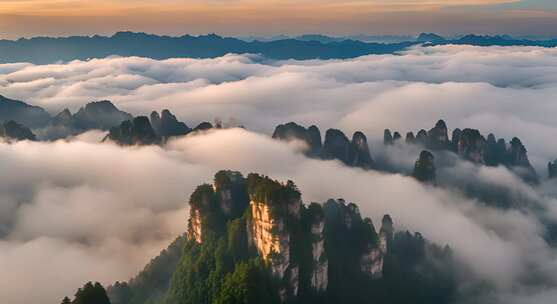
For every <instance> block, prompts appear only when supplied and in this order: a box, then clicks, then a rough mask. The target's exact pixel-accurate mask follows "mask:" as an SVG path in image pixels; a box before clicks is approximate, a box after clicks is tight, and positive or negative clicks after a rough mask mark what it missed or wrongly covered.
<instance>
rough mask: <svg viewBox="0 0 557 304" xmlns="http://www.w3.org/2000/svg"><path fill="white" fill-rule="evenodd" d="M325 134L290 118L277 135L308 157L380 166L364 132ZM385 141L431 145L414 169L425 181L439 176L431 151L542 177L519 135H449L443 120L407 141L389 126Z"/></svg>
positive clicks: (461, 132) (531, 178) (530, 178)
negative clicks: (298, 144)
mask: <svg viewBox="0 0 557 304" xmlns="http://www.w3.org/2000/svg"><path fill="white" fill-rule="evenodd" d="M325 134H326V135H325V140H324V142H323V143H322V142H321V133H320V131H319V128H317V127H316V126H310V127H309V128H305V127H303V126H300V125H298V124H296V123H294V122H290V123H287V124H282V125H279V126H277V127H276V128H275V131H274V133H273V138H275V139H278V140H283V141H291V140H297V141H301V142H303V143H304V144H305V145H306V146H307V149H306V150H305V154H306V155H307V156H308V157H314V158H321V159H325V160H328V159H336V160H339V161H341V162H342V163H344V164H346V165H348V166H352V167H359V168H362V169H378V168H377V167H376V166H375V163H374V161H373V158H372V156H371V154H370V151H369V146H368V143H367V138H366V136H365V135H364V134H363V133H362V132H360V131H357V132H355V133H354V135H353V136H352V140H349V139H348V137H346V135H345V134H344V133H343V132H342V131H340V130H337V129H328V130H327V131H326V133H325ZM383 144H384V145H385V146H390V145H394V144H411V145H419V146H421V147H424V148H425V149H427V150H424V151H423V152H422V153H421V154H420V155H419V157H418V160H417V162H416V166H415V169H414V173H413V175H414V176H415V177H416V178H417V179H418V180H422V181H428V182H433V181H434V180H435V163H434V154H433V153H432V152H431V151H433V152H454V153H456V154H457V155H458V156H459V157H460V158H461V159H463V160H467V161H471V162H473V163H475V164H478V165H486V166H499V165H502V166H505V167H507V168H509V169H511V170H513V171H514V172H515V173H516V174H517V175H519V176H520V177H522V178H523V179H524V180H526V181H528V182H533V183H535V182H537V181H538V175H537V173H536V171H535V170H534V168H533V167H532V165H531V164H530V161H529V159H528V155H527V150H526V148H525V147H524V145H523V144H522V142H521V141H520V139H518V138H517V137H514V138H513V139H511V141H510V142H508V143H507V142H506V141H505V140H504V139H496V137H495V135H493V134H489V135H488V136H487V138H486V137H484V136H483V135H482V134H481V133H480V132H479V131H478V130H476V129H464V130H461V129H459V128H457V129H455V130H454V131H453V133H452V136H451V138H450V139H449V136H448V129H447V125H446V123H445V122H444V121H443V120H439V121H438V122H437V123H436V124H435V126H434V127H433V128H431V129H430V130H429V131H426V130H423V129H422V130H419V131H418V132H417V134H416V135H414V133H413V132H408V133H406V138H405V139H404V141H403V140H402V136H401V135H400V133H399V132H396V131H395V132H391V131H390V130H389V129H385V131H384V138H383ZM555 166H556V165H555V164H554V163H550V164H549V165H548V168H549V171H550V176H553V175H551V173H553V174H555V172H556V170H557V169H555V168H556V167H555Z"/></svg>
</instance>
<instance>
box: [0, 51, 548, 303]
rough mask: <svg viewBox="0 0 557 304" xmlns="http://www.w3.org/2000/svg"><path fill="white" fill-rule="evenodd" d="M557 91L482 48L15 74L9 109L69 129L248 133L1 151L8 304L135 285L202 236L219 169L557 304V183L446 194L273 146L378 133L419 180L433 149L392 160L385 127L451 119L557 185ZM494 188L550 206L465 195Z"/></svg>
mask: <svg viewBox="0 0 557 304" xmlns="http://www.w3.org/2000/svg"><path fill="white" fill-rule="evenodd" d="M556 75H557V49H542V48H518V47H517V48H515V47H513V48H479V47H467V46H458V47H457V46H445V47H434V48H422V47H418V48H415V49H411V50H409V51H408V52H406V53H404V54H400V55H394V56H393V55H388V56H367V57H361V58H356V59H353V60H342V61H340V60H339V61H337V60H330V61H320V60H313V61H282V62H277V61H268V60H266V59H265V58H261V57H258V56H256V55H227V56H225V57H221V58H216V59H203V60H200V59H171V60H164V61H157V60H152V59H145V58H107V59H99V60H91V61H75V62H70V63H61V64H55V65H45V66H36V65H31V64H26V63H17V64H7V65H0V94H2V95H5V96H9V97H11V98H17V99H21V100H25V101H27V102H29V103H31V104H35V105H40V106H42V107H44V108H46V109H47V110H49V111H50V112H51V114H56V113H57V112H58V111H60V110H62V109H64V108H66V107H68V108H70V109H71V110H72V112H73V111H75V110H77V109H78V108H79V107H80V106H82V105H83V104H85V103H87V102H90V101H93V100H102V99H109V100H111V101H113V102H114V103H115V104H116V105H117V106H118V107H119V108H120V109H122V110H125V111H128V112H130V113H132V114H134V115H139V114H148V113H149V112H150V111H152V110H160V109H163V108H168V109H170V110H171V111H172V112H173V113H174V114H176V115H177V116H178V118H179V119H181V120H183V121H185V122H187V123H188V124H189V125H190V126H194V125H196V124H197V123H198V122H201V121H204V120H212V119H214V118H219V119H222V120H223V121H225V122H226V123H228V124H230V125H243V126H245V127H246V128H247V130H243V129H239V128H233V129H225V130H218V131H213V132H209V133H207V134H199V135H194V136H186V137H184V138H179V139H176V140H173V141H171V142H169V143H167V144H166V145H164V146H160V147H159V146H149V147H127V148H126V147H120V146H117V145H115V144H111V143H99V141H100V139H101V138H102V137H103V135H104V134H100V132H91V133H87V134H84V135H82V136H79V137H77V138H74V139H72V140H69V141H56V142H34V143H33V142H17V143H12V144H7V143H0V170H1V171H2V172H9V174H4V175H3V176H2V177H0V269H2V270H3V271H2V273H1V274H0V286H6V287H7V288H5V289H4V288H3V289H4V290H5V292H4V291H3V292H2V293H1V294H0V302H3V303H4V302H5V303H14V304H19V303H26V304H27V303H45V302H56V301H60V300H61V297H63V296H64V295H68V294H71V293H72V292H73V291H75V289H76V288H77V287H79V286H81V285H82V284H83V283H84V282H85V281H89V280H99V281H101V282H103V283H105V284H110V283H112V282H114V281H116V280H126V279H128V278H130V277H131V276H133V275H134V274H135V273H137V271H139V270H140V269H141V268H142V267H143V266H144V265H145V263H146V262H148V260H149V259H150V258H152V257H153V256H155V255H156V254H157V253H158V252H159V251H160V250H161V249H162V248H164V247H166V246H167V245H168V244H169V243H170V242H171V241H172V240H173V239H174V238H175V237H176V236H178V235H180V234H181V233H183V232H184V231H185V226H186V214H187V213H186V208H187V200H188V196H189V194H190V193H191V192H192V191H193V189H194V188H195V186H196V185H198V184H201V183H203V182H209V181H211V178H212V176H213V174H214V173H215V172H216V171H217V170H220V169H234V170H240V171H242V172H243V173H244V174H247V173H249V172H259V173H262V174H267V175H269V176H271V177H273V178H276V179H280V180H284V181H285V180H287V179H292V180H294V181H295V182H296V183H297V184H298V185H299V187H300V190H301V191H302V193H303V199H304V201H305V202H311V201H318V202H322V201H324V200H326V199H328V198H337V197H343V198H345V199H346V200H348V201H354V202H357V203H359V205H360V208H361V209H362V213H364V214H365V215H366V216H370V217H372V219H373V221H374V222H375V223H378V222H379V220H380V217H381V216H382V215H383V214H385V213H389V214H391V215H392V217H393V219H394V221H395V225H396V226H397V228H400V229H410V230H412V231H420V232H421V233H422V234H423V235H424V236H425V237H426V238H428V239H429V240H431V241H434V242H436V243H439V244H449V245H450V246H451V247H452V248H453V249H454V251H455V254H457V256H458V258H459V260H460V261H462V263H463V265H465V267H466V268H468V269H469V272H468V271H467V274H469V275H471V276H473V277H474V279H481V280H486V281H487V282H489V283H490V284H493V285H494V286H496V290H497V291H498V293H496V294H493V295H491V296H492V297H493V298H492V299H490V300H493V301H496V300H497V301H500V302H504V303H509V302H512V301H515V302H516V303H519V302H520V299H521V297H530V298H529V299H537V300H538V302H539V303H548V299H551V295H552V294H554V293H555V290H556V289H555V286H557V275H555V273H557V259H556V258H555V257H556V254H557V251H555V250H554V249H553V248H552V247H551V246H550V244H549V243H548V242H547V241H546V239H545V236H546V233H547V231H546V227H545V226H544V223H543V221H544V220H557V208H556V207H555V206H557V190H554V189H557V184H555V181H547V180H545V178H544V179H543V181H542V183H541V184H540V185H539V186H532V185H528V184H525V183H524V182H523V181H521V180H520V179H519V178H517V177H516V176H515V175H513V174H512V173H511V172H509V171H508V170H506V169H504V168H502V167H497V168H487V167H477V166H475V165H472V164H470V163H466V162H461V161H458V160H453V161H450V162H449V163H450V165H448V167H445V168H443V169H440V171H439V173H438V174H439V176H440V179H442V180H443V185H442V187H432V186H427V185H423V184H420V183H418V182H416V181H415V180H414V179H412V178H410V177H407V176H404V175H400V174H385V173H378V172H373V171H363V170H360V169H355V168H348V167H346V166H343V165H341V164H340V163H339V162H336V161H320V160H314V159H308V158H306V157H304V156H303V154H301V153H299V152H298V149H299V147H297V146H293V145H288V144H285V143H282V142H278V141H273V140H271V139H270V138H269V136H268V135H269V134H270V133H271V132H272V130H273V128H274V127H275V126H276V125H277V124H279V123H284V122H288V121H296V122H299V123H301V124H305V125H310V124H317V125H318V126H320V127H321V129H322V131H324V129H326V128H329V127H335V128H339V129H342V130H344V131H345V132H346V133H347V134H348V133H351V132H353V131H355V130H362V131H363V132H364V133H366V134H367V135H368V138H369V139H370V143H371V146H370V148H371V151H372V155H373V156H374V157H376V158H381V159H386V160H389V161H391V162H393V163H395V162H396V165H397V166H399V167H400V168H402V171H405V170H406V171H408V170H410V168H411V167H412V166H413V162H414V161H415V159H416V157H417V154H418V153H419V150H414V149H413V148H412V147H401V146H393V147H383V146H382V144H379V140H380V138H381V137H382V134H383V129H385V128H390V129H395V130H399V131H401V132H405V131H410V130H413V131H415V130H417V129H421V128H426V129H427V128H430V127H431V126H432V125H433V123H434V122H435V121H436V120H437V119H439V118H443V119H445V120H446V121H447V123H448V125H449V128H453V127H461V128H462V127H474V128H478V129H480V130H481V131H482V132H483V133H485V134H487V133H489V132H493V133H495V134H496V135H498V136H500V137H505V138H507V139H510V138H511V137H512V136H518V137H520V139H521V140H522V142H523V143H524V144H525V146H526V147H527V148H528V153H529V156H530V159H531V160H532V162H533V164H534V166H535V167H536V169H537V170H538V173H539V174H540V175H541V176H545V175H546V171H545V170H546V168H545V166H546V164H547V162H548V161H549V160H552V159H554V158H556V157H557V142H556V141H555V140H553V139H555V138H557V120H556V119H555V113H557V104H556V103H555V101H554V100H555V99H556V97H557V76H556ZM395 156H396V157H395ZM447 157H448V158H450V156H447ZM478 184H483V185H489V186H490V187H493V189H497V191H498V192H500V193H502V194H504V195H506V197H508V198H509V200H511V201H515V202H517V203H520V204H526V205H528V206H530V207H532V208H526V209H508V210H499V209H495V208H491V207H488V206H486V204H484V202H482V201H481V198H477V197H470V196H468V195H467V193H465V192H463V191H460V190H459V189H462V188H466V186H469V185H471V186H474V185H478ZM539 210H542V211H539ZM536 281H542V282H544V283H543V284H542V285H543V286H542V285H536V284H532V282H536ZM30 285H32V286H34V288H33V291H32V292H29V291H28V290H27V289H28V286H30ZM513 298H514V300H512V299H513Z"/></svg>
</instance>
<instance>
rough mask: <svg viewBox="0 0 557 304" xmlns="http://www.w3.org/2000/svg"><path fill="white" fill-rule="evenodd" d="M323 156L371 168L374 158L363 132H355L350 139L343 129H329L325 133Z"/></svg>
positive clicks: (351, 164)
mask: <svg viewBox="0 0 557 304" xmlns="http://www.w3.org/2000/svg"><path fill="white" fill-rule="evenodd" d="M322 157H323V158H324V159H338V160H340V161H342V162H343V163H345V164H346V165H348V166H354V167H360V168H363V169H370V168H372V166H373V159H372V158H371V155H370V153H369V146H368V144H367V138H366V136H365V135H364V134H363V133H362V132H359V131H358V132H355V133H354V135H353V136H352V141H349V140H348V138H347V137H346V135H344V133H342V131H340V130H337V129H329V130H327V133H326V134H325V143H324V144H323V152H322Z"/></svg>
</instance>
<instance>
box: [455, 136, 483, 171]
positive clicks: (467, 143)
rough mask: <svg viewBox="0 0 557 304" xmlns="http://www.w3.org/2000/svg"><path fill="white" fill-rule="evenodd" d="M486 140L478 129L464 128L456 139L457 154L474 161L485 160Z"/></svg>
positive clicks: (479, 162)
mask: <svg viewBox="0 0 557 304" xmlns="http://www.w3.org/2000/svg"><path fill="white" fill-rule="evenodd" d="M485 150H486V140H485V138H484V137H483V136H482V135H481V134H480V131H478V130H474V129H464V130H462V133H461V135H460V139H459V140H458V154H459V155H460V157H462V158H464V159H466V160H469V161H471V162H474V163H478V164H483V163H484V162H485Z"/></svg>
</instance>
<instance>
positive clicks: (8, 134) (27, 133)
mask: <svg viewBox="0 0 557 304" xmlns="http://www.w3.org/2000/svg"><path fill="white" fill-rule="evenodd" d="M0 137H4V138H7V139H8V140H36V137H35V134H33V132H31V130H30V129H29V128H27V127H26V126H23V125H20V124H18V123H17V122H15V121H13V120H10V121H8V122H5V123H3V124H0Z"/></svg>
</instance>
